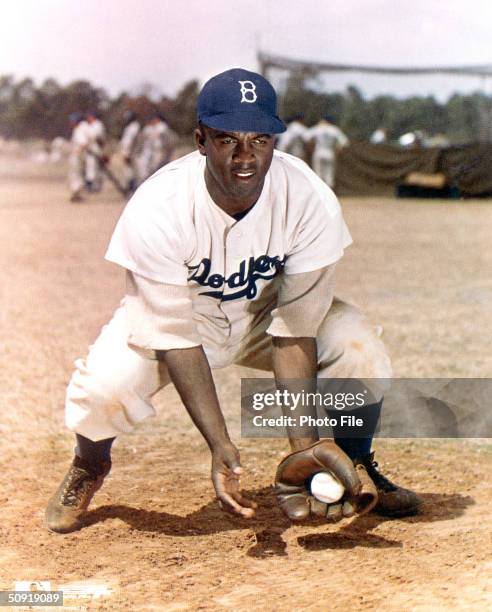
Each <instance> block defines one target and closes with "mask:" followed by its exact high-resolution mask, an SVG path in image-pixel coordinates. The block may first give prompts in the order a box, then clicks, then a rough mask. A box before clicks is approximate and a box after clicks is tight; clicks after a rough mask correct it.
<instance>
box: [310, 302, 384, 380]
mask: <svg viewBox="0 0 492 612" xmlns="http://www.w3.org/2000/svg"><path fill="white" fill-rule="evenodd" d="M380 336H381V328H380V327H376V326H374V325H372V324H371V323H370V322H369V321H368V320H367V318H366V317H365V316H364V315H363V314H362V312H361V311H360V310H359V309H358V308H356V307H355V306H352V305H351V304H347V303H345V302H342V301H341V300H338V299H335V300H334V302H333V305H332V307H331V309H330V312H329V313H328V316H327V317H326V319H325V321H324V322H323V323H322V325H321V327H320V330H319V334H318V338H317V342H318V360H319V367H320V372H323V371H324V375H326V377H330V378H332V377H335V378H337V377H338V378H391V376H392V368H391V360H390V358H389V355H388V353H387V351H386V347H385V346H384V343H383V341H382V340H381V337H380ZM322 375H323V374H322Z"/></svg>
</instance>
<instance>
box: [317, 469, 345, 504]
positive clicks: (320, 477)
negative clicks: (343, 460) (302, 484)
mask: <svg viewBox="0 0 492 612" xmlns="http://www.w3.org/2000/svg"><path fill="white" fill-rule="evenodd" d="M344 492H345V489H344V488H343V485H342V483H341V482H340V481H339V480H338V479H337V478H336V477H335V476H334V475H333V474H330V473H329V472H318V473H317V474H315V475H314V476H313V478H312V480H311V493H312V494H313V495H314V497H316V499H317V500H319V501H320V502H324V503H325V504H333V503H334V502H337V501H338V500H339V499H341V498H342V496H343V494H344Z"/></svg>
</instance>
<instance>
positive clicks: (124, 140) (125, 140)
mask: <svg viewBox="0 0 492 612" xmlns="http://www.w3.org/2000/svg"><path fill="white" fill-rule="evenodd" d="M139 132H140V123H139V122H138V121H137V120H134V121H131V122H130V123H129V124H128V125H127V126H126V127H125V129H124V130H123V134H122V135H121V139H120V150H121V152H122V154H123V155H124V156H125V157H130V156H131V155H132V153H133V152H134V149H135V144H136V139H137V136H138V134H139Z"/></svg>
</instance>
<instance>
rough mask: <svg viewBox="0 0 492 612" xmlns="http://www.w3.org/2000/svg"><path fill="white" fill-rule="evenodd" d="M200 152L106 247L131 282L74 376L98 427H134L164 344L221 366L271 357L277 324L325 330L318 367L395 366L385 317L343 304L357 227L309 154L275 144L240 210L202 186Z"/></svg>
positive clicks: (89, 431)
mask: <svg viewBox="0 0 492 612" xmlns="http://www.w3.org/2000/svg"><path fill="white" fill-rule="evenodd" d="M205 164H206V159H205V157H203V156H202V155H200V153H198V152H194V153H191V154H189V155H187V156H185V157H182V158H181V159H178V160H176V161H174V162H172V163H170V164H168V165H166V166H165V167H164V168H162V169H161V170H160V171H159V172H156V173H155V174H154V175H153V176H152V177H151V178H150V179H149V180H147V181H146V182H145V183H144V184H143V185H142V186H141V187H140V188H139V189H138V190H137V192H136V193H135V195H134V196H133V197H132V199H131V200H130V202H129V203H128V205H127V206H126V208H125V210H124V212H123V214H122V216H121V218H120V220H119V222H118V224H117V226H116V229H115V231H114V234H113V237H112V239H111V243H110V245H109V248H108V251H107V254H106V259H108V260H109V261H112V262H115V263H117V264H119V265H121V266H123V267H124V268H126V270H127V294H126V297H125V299H124V300H123V302H122V304H121V306H120V307H119V308H118V309H117V310H116V312H115V315H114V317H113V318H112V319H111V321H110V322H109V323H108V325H106V326H105V327H104V328H103V330H102V331H101V334H100V335H99V337H98V339H97V340H96V341H95V343H94V344H93V345H92V347H91V348H90V351H89V354H88V356H87V358H86V359H79V360H77V361H76V366H77V369H76V371H75V373H74V375H73V377H72V380H71V382H70V385H69V387H68V389H67V398H66V423H67V426H68V427H69V428H70V429H71V430H73V431H75V432H77V433H79V434H82V435H83V436H86V437H87V438H89V439H91V440H102V439H105V438H110V437H113V436H117V435H119V434H121V433H124V432H129V431H131V430H132V429H133V428H134V427H135V426H136V425H137V424H138V423H139V422H140V421H142V420H143V419H144V418H146V417H148V416H150V415H153V414H154V408H153V406H152V396H153V395H154V394H155V393H156V392H157V391H158V390H159V389H161V388H162V387H164V386H165V385H167V384H168V383H169V382H170V379H169V375H168V373H167V370H166V368H165V366H164V364H163V363H162V362H161V363H160V362H159V361H158V360H156V355H155V351H156V350H169V349H183V348H189V347H193V346H199V345H202V346H203V348H204V351H205V353H206V356H207V358H208V361H209V363H210V366H211V367H212V368H221V367H225V366H228V365H230V364H233V363H235V364H240V365H245V366H249V367H253V368H259V369H263V370H269V369H271V367H272V363H271V348H272V336H286V337H316V339H317V345H318V361H319V376H320V377H326V378H350V377H351V376H352V375H353V374H354V372H355V371H357V373H358V374H357V375H358V376H359V377H362V378H368V379H369V378H380V379H385V378H390V377H391V365H390V361H389V358H388V356H387V354H386V350H385V348H384V345H383V343H382V342H381V340H380V338H379V337H378V334H377V333H376V331H375V329H374V328H373V327H372V326H371V325H369V323H368V322H367V320H366V319H365V317H364V316H363V315H362V314H361V313H360V312H359V311H358V310H357V309H356V308H354V307H353V306H350V305H348V304H346V303H344V302H342V301H340V300H338V299H336V298H335V300H334V301H333V303H332V297H333V293H332V291H333V276H332V272H333V268H334V264H335V263H336V262H337V261H338V260H339V259H340V258H341V257H342V255H343V252H344V249H345V248H346V247H347V246H348V245H349V244H350V243H351V237H350V234H349V231H348V229H347V226H346V225H345V222H344V220H343V216H342V211H341V208H340V204H339V202H338V200H337V198H336V196H335V195H334V194H333V192H332V191H331V190H330V189H328V187H327V186H326V185H325V184H324V183H323V182H322V181H320V179H319V178H318V177H317V176H316V175H315V174H314V173H313V172H312V170H311V169H310V168H309V167H308V166H307V165H306V164H305V163H303V162H302V161H300V160H299V159H297V158H295V157H292V156H290V155H287V154H285V153H280V152H278V151H276V152H275V153H274V157H273V161H272V164H271V167H270V170H269V171H268V173H267V175H266V177H265V183H264V186H263V190H262V193H261V196H260V198H259V200H258V201H257V202H256V204H255V205H254V206H253V208H252V209H251V210H250V211H249V212H248V213H247V214H246V215H245V216H244V217H242V218H241V219H240V220H236V219H234V218H233V217H231V216H230V215H228V214H226V213H225V212H224V211H223V210H222V209H221V208H219V207H218V206H217V205H216V204H215V203H214V201H213V200H212V198H211V196H210V195H209V193H208V190H207V188H206V185H205V178H204V171H205Z"/></svg>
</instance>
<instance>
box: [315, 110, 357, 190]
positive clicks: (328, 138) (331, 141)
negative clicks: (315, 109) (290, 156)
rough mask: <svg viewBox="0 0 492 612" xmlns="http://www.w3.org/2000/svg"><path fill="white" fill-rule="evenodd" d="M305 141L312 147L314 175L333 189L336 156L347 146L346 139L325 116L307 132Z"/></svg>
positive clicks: (329, 118)
mask: <svg viewBox="0 0 492 612" xmlns="http://www.w3.org/2000/svg"><path fill="white" fill-rule="evenodd" d="M306 140H308V141H310V142H311V143H312V146H313V155H312V166H313V170H314V171H315V172H316V174H317V175H318V176H319V177H320V178H321V179H322V180H323V181H324V182H325V183H326V184H327V185H328V187H331V188H332V189H333V186H334V184H335V163H336V155H337V153H338V152H339V151H340V149H341V148H343V147H345V146H347V145H348V142H349V141H348V138H347V137H346V136H345V134H344V133H343V132H342V130H341V129H340V128H339V127H337V126H336V125H335V124H334V123H333V119H332V117H331V116H330V115H325V117H323V119H321V120H320V121H319V122H318V123H317V124H316V125H315V126H313V127H312V128H310V129H309V130H308V133H307V134H306Z"/></svg>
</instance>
